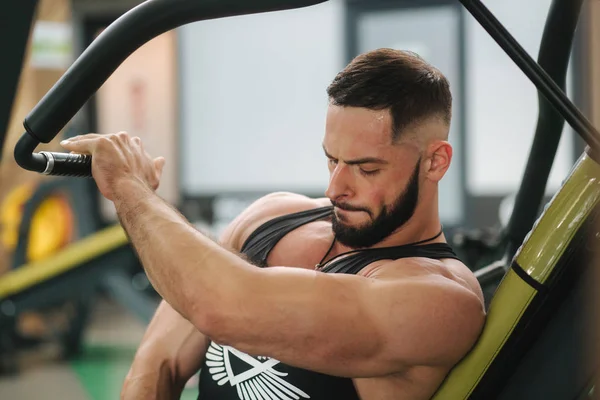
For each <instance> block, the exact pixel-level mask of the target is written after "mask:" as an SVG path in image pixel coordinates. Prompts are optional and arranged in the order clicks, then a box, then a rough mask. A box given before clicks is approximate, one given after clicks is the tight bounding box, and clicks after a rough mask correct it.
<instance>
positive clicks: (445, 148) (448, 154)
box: [426, 140, 452, 182]
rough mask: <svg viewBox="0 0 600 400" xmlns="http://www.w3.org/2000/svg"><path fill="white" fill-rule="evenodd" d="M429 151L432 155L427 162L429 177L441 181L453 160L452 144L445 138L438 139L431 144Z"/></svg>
mask: <svg viewBox="0 0 600 400" xmlns="http://www.w3.org/2000/svg"><path fill="white" fill-rule="evenodd" d="M427 150H428V151H427V153H428V154H429V155H430V156H429V159H428V163H427V171H426V174H427V177H428V178H429V179H431V180H432V181H435V182H438V181H440V180H441V179H442V178H443V177H444V175H445V174H446V171H448V168H450V163H451V161H452V145H451V144H450V143H448V142H447V141H445V140H440V141H436V142H435V143H432V144H430V145H429V148H428V149H427Z"/></svg>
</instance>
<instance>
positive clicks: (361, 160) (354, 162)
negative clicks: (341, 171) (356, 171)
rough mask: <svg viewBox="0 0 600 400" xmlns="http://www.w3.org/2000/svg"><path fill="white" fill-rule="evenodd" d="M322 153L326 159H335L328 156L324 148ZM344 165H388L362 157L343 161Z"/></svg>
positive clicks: (372, 158) (374, 159) (381, 160)
mask: <svg viewBox="0 0 600 400" xmlns="http://www.w3.org/2000/svg"><path fill="white" fill-rule="evenodd" d="M323 151H324V152H325V155H326V156H327V158H331V159H335V157H333V156H332V155H331V154H329V153H328V152H327V150H325V146H323ZM344 163H345V164H348V165H360V164H388V162H387V161H386V160H384V159H381V158H377V157H362V158H357V159H355V160H344Z"/></svg>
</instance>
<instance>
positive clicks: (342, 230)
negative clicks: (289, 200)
mask: <svg viewBox="0 0 600 400" xmlns="http://www.w3.org/2000/svg"><path fill="white" fill-rule="evenodd" d="M323 148H324V150H325V154H326V155H327V158H328V165H329V171H330V181H329V187H328V189H327V191H326V195H327V197H329V199H330V200H331V202H332V204H333V205H334V214H333V231H334V233H335V236H336V239H337V240H338V241H339V242H340V243H342V244H344V245H346V246H349V247H353V248H364V247H370V246H373V245H375V244H377V243H379V242H380V241H382V240H383V239H385V238H386V237H387V236H389V235H390V234H392V233H393V232H394V231H396V230H397V229H398V228H400V227H401V226H402V225H404V224H405V223H406V222H407V221H408V220H409V219H410V218H411V217H412V215H413V213H414V211H415V209H416V207H417V203H418V199H419V178H420V166H421V162H420V161H421V159H420V156H419V152H418V148H417V147H416V146H415V145H414V144H411V143H410V142H407V143H402V139H401V140H400V142H399V143H396V144H393V143H392V119H391V116H390V114H389V111H387V110H382V111H372V110H367V109H363V108H351V107H337V106H330V107H329V110H328V113H327V124H326V132H325V139H324V141H323Z"/></svg>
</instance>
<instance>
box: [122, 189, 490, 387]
mask: <svg viewBox="0 0 600 400" xmlns="http://www.w3.org/2000/svg"><path fill="white" fill-rule="evenodd" d="M119 193H120V196H119V198H118V199H116V200H115V205H116V207H117V212H118V213H119V215H120V217H121V220H122V223H123V225H124V227H125V229H126V230H127V232H128V234H129V235H130V237H131V238H132V241H133V244H134V246H135V247H136V249H137V251H138V254H139V256H140V258H141V261H142V264H143V265H144V268H145V269H146V271H147V273H148V276H149V278H150V280H151V281H152V283H153V285H154V287H155V288H156V290H157V291H158V292H159V293H160V294H161V295H162V296H163V298H164V299H166V300H167V301H168V302H169V304H171V305H172V306H173V308H174V309H175V310H177V311H178V312H179V313H180V314H181V315H183V316H184V317H185V318H186V319H188V320H189V321H190V322H191V323H192V324H193V325H194V326H195V327H196V328H197V329H198V330H200V331H201V332H204V333H206V334H207V335H208V336H209V337H211V338H212V339H213V340H214V341H216V342H219V343H221V344H227V345H231V346H233V347H235V348H237V349H239V350H241V351H244V352H247V353H250V354H255V355H265V356H270V357H273V358H276V359H278V360H280V361H283V362H286V363H289V364H291V365H296V366H298V367H303V368H309V369H312V370H315V371H320V372H323V373H328V374H333V375H340V376H349V377H368V376H379V375H385V374H389V373H393V372H398V371H400V370H401V369H403V368H407V367H410V366H412V365H450V364H452V363H454V362H456V361H458V359H459V358H460V357H462V355H464V353H466V352H467V351H468V349H469V348H470V346H471V345H472V343H473V342H474V340H475V338H476V336H477V335H478V333H479V330H480V328H481V325H482V322H483V310H482V307H481V304H480V302H479V299H478V298H477V296H476V295H474V294H473V293H472V292H470V291H469V290H467V289H465V288H463V287H462V286H460V285H458V284H456V283H454V282H452V281H450V280H448V279H445V278H443V277H432V276H412V277H404V278H402V277H398V276H396V275H394V274H392V275H390V276H385V274H382V275H381V276H380V277H378V278H377V279H375V278H365V277H359V276H351V275H342V274H340V275H329V274H323V273H320V272H316V271H308V270H302V269H293V268H279V267H275V268H268V269H258V268H255V267H253V266H251V265H250V264H248V263H247V262H245V261H244V260H242V259H241V258H240V257H238V256H237V255H236V254H234V253H232V252H230V251H227V250H225V249H223V248H222V247H221V246H219V245H218V244H216V243H214V242H213V241H212V240H210V239H208V238H206V237H205V236H203V235H202V234H200V233H199V232H197V231H196V230H194V229H192V228H191V227H190V226H189V225H188V224H187V223H186V221H185V220H184V219H183V218H182V217H181V216H180V215H179V214H178V213H177V212H175V211H174V210H173V209H172V208H171V207H170V206H168V204H166V203H165V202H163V201H162V200H161V199H160V198H159V197H157V196H156V195H154V193H152V192H151V191H149V190H147V189H145V187H144V186H142V185H137V184H135V183H129V184H127V185H122V186H121V187H120V189H119ZM173 238H176V240H175V239H173Z"/></svg>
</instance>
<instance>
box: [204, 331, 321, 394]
mask: <svg viewBox="0 0 600 400" xmlns="http://www.w3.org/2000/svg"><path fill="white" fill-rule="evenodd" d="M232 361H236V364H239V365H243V366H244V369H243V370H240V371H234V370H233V368H232ZM277 364H279V361H277V360H275V359H272V358H268V357H258V358H254V357H252V356H250V355H248V354H245V353H242V352H241V351H239V350H236V349H234V348H233V347H229V346H221V345H218V344H216V343H214V342H211V344H210V347H209V348H208V351H207V353H206V366H207V367H208V372H209V373H210V375H211V376H212V378H213V380H215V381H216V382H217V384H218V385H219V386H222V385H225V384H229V385H231V386H235V388H236V389H237V394H238V396H239V398H240V400H299V399H310V396H309V395H308V394H306V393H305V392H303V391H302V390H300V389H299V388H297V387H296V386H294V385H292V384H291V383H289V382H287V381H286V380H285V379H283V377H285V376H287V373H284V372H280V371H277V370H275V369H274V368H273V367H274V366H275V365H277ZM238 369H239V368H238Z"/></svg>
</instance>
